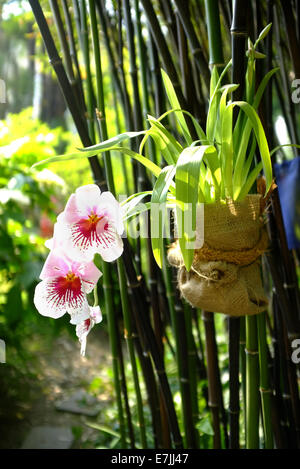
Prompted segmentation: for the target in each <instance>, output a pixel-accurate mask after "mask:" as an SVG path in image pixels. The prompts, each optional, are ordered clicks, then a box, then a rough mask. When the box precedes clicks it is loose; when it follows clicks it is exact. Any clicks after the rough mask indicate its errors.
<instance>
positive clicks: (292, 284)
mask: <svg viewBox="0 0 300 469" xmlns="http://www.w3.org/2000/svg"><path fill="white" fill-rule="evenodd" d="M295 287H296V284H295V283H285V282H284V284H283V288H284V289H285V290H287V289H288V288H295Z"/></svg>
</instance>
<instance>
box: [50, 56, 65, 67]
mask: <svg viewBox="0 0 300 469" xmlns="http://www.w3.org/2000/svg"><path fill="white" fill-rule="evenodd" d="M49 63H50V64H51V65H53V67H55V65H61V64H62V60H61V58H60V57H55V59H49Z"/></svg>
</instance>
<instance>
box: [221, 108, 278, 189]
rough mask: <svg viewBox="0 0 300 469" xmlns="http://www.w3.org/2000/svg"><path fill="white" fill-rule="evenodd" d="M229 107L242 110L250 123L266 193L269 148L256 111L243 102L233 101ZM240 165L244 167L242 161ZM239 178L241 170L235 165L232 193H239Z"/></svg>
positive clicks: (268, 172) (270, 181) (270, 166)
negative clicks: (262, 171) (258, 152)
mask: <svg viewBox="0 0 300 469" xmlns="http://www.w3.org/2000/svg"><path fill="white" fill-rule="evenodd" d="M230 106H232V107H234V106H238V107H239V108H240V109H242V110H243V111H244V112H245V113H246V115H247V117H248V120H249V122H250V125H251V127H252V128H253V130H254V133H255V137H256V141H257V144H258V148H259V151H260V155H261V160H262V166H263V170H264V174H265V177H266V191H267V192H268V190H269V189H270V187H271V184H272V164H271V157H270V151H269V147H268V143H267V139H266V135H265V132H264V129H263V126H262V123H261V121H260V119H259V117H258V115H257V113H256V111H255V110H254V108H253V107H252V106H250V104H248V103H246V102H244V101H235V102H233V103H231V104H230ZM241 140H242V139H241ZM242 144H243V140H242V141H241V145H242ZM247 145H248V142H247ZM239 163H240V162H239ZM242 163H243V165H244V161H243V162H242ZM240 164H241V163H240ZM243 165H242V167H243ZM241 178H242V170H240V169H239V168H237V164H236V167H235V174H234V193H236V192H239V191H240V187H241Z"/></svg>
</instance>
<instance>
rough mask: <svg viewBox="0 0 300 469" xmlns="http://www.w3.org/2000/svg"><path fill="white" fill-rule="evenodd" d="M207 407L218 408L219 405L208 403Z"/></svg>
mask: <svg viewBox="0 0 300 469" xmlns="http://www.w3.org/2000/svg"><path fill="white" fill-rule="evenodd" d="M208 406H209V407H214V408H217V407H219V404H215V403H214V402H211V401H208Z"/></svg>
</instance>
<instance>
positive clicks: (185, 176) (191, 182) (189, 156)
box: [175, 145, 215, 270]
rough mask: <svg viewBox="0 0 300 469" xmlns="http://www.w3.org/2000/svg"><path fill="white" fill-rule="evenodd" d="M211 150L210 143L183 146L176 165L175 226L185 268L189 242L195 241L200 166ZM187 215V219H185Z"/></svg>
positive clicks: (189, 261)
mask: <svg viewBox="0 0 300 469" xmlns="http://www.w3.org/2000/svg"><path fill="white" fill-rule="evenodd" d="M211 151H215V147H213V146H212V145H203V146H200V147H188V148H185V149H184V150H183V152H182V153H181V155H180V156H179V158H178V161H177V165H176V175H175V186H176V215H177V227H178V230H179V245H180V249H181V252H182V256H183V260H184V264H185V267H186V269H187V270H190V268H191V265H192V262H193V257H194V249H193V248H191V246H190V244H193V242H194V241H195V235H194V233H195V231H196V211H197V203H198V195H199V176H200V166H201V163H202V160H203V157H204V155H205V153H206V152H211ZM186 204H188V205H186ZM187 217H188V220H186V218H187ZM186 221H188V229H189V230H187V226H186V225H187V223H186ZM190 229H192V231H190ZM188 231H189V232H188Z"/></svg>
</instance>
